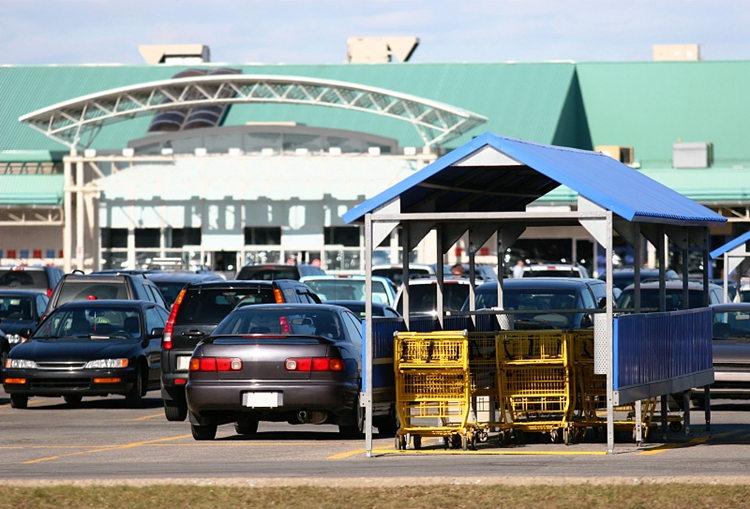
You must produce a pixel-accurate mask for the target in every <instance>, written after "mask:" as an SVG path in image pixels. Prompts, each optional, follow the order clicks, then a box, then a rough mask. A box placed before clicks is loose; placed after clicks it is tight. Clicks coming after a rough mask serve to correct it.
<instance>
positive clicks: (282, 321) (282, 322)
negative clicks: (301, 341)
mask: <svg viewBox="0 0 750 509" xmlns="http://www.w3.org/2000/svg"><path fill="white" fill-rule="evenodd" d="M279 332H281V333H282V334H291V333H292V326H291V325H290V324H289V320H287V318H286V316H280V317H279Z"/></svg>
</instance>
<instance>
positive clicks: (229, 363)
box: [190, 357, 242, 372]
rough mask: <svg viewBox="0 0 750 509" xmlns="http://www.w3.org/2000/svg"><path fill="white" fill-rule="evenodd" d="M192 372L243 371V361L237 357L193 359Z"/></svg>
mask: <svg viewBox="0 0 750 509" xmlns="http://www.w3.org/2000/svg"><path fill="white" fill-rule="evenodd" d="M190 371H204V372H205V371H211V372H217V371H242V359H238V358H237V357H231V358H230V357H193V358H192V359H190Z"/></svg>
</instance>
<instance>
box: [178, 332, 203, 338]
mask: <svg viewBox="0 0 750 509" xmlns="http://www.w3.org/2000/svg"><path fill="white" fill-rule="evenodd" d="M182 335H183V336H187V337H189V338H192V337H200V336H204V335H205V334H204V333H203V332H201V331H199V330H189V331H185V332H183V333H182Z"/></svg>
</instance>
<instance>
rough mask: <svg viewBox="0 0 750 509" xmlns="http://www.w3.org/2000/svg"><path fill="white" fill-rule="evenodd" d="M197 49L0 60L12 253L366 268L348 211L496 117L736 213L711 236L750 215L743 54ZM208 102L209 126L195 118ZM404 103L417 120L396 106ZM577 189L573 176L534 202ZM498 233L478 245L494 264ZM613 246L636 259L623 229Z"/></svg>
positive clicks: (3, 171) (423, 256)
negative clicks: (133, 58) (214, 52)
mask: <svg viewBox="0 0 750 509" xmlns="http://www.w3.org/2000/svg"><path fill="white" fill-rule="evenodd" d="M203 53H205V54H203ZM203 53H202V57H201V58H202V59H203V60H202V62H201V61H200V60H196V61H195V62H191V66H190V67H187V66H186V65H177V64H173V63H159V64H156V63H149V64H142V65H119V64H116V65H65V66H60V65H50V66H0V90H2V94H3V96H2V97H3V108H2V109H0V140H2V144H0V263H1V264H9V263H14V264H24V263H26V264H46V263H53V264H56V265H65V266H66V268H70V267H73V266H76V267H78V268H81V269H85V270H89V269H93V268H99V266H100V265H102V268H109V267H135V266H142V265H144V264H146V263H147V261H148V260H149V259H151V258H153V257H165V256H166V257H182V258H184V259H186V260H188V261H190V262H191V263H196V264H209V265H211V266H212V268H215V269H217V270H222V269H224V270H227V269H228V266H229V265H232V266H235V265H237V264H243V263H247V262H262V261H269V260H271V259H274V258H275V259H278V260H281V261H286V260H288V259H290V258H292V259H296V260H299V261H313V260H314V259H315V258H320V260H321V261H322V265H323V267H324V268H325V269H326V270H328V271H330V272H358V271H361V270H362V266H363V263H362V262H363V258H362V253H363V250H364V240H363V239H364V237H363V235H362V232H361V228H360V227H357V226H354V227H353V226H350V225H345V224H344V223H343V221H342V220H341V217H340V216H341V214H342V213H343V212H345V211H347V210H349V209H350V208H351V207H353V206H354V205H356V204H357V203H360V202H362V201H364V200H367V199H368V198H370V197H372V196H374V195H375V194H377V192H379V191H380V190H381V189H384V188H386V187H388V186H390V185H393V184H394V183H396V182H399V181H401V180H402V179H404V178H405V177H408V176H409V175H412V174H414V173H415V172H416V171H418V170H419V169H420V168H422V167H423V166H424V165H425V164H426V163H429V162H432V161H434V160H435V159H436V158H437V157H438V156H440V155H443V154H445V153H447V152H449V151H451V150H453V149H455V148H456V147H459V146H461V145H462V144H464V143H466V142H468V141H469V140H471V139H472V137H473V136H475V135H477V134H478V133H479V132H481V131H484V130H489V131H491V132H496V133H499V134H502V135H504V136H509V137H514V138H519V139H526V140H530V141H533V142H536V143H545V144H551V145H558V146H568V147H573V148H578V149H584V150H594V149H597V147H598V150H604V151H606V152H607V153H609V154H610V155H611V156H612V157H616V158H617V159H619V160H622V161H624V162H626V163H627V164H629V165H630V166H631V167H633V168H636V169H638V171H640V172H642V173H643V174H645V175H647V176H649V177H651V178H653V179H655V180H657V181H659V182H661V183H662V184H664V185H666V186H667V187H670V188H671V189H674V190H676V191H678V192H680V193H681V194H683V195H685V196H687V197H689V198H691V199H694V200H696V201H697V202H699V203H702V204H704V205H706V206H708V207H710V208H712V209H713V210H715V211H718V212H719V213H720V214H722V215H723V216H724V217H726V218H727V219H728V223H725V224H722V225H719V226H714V227H712V228H711V237H710V248H711V249H713V248H715V247H716V246H720V245H722V244H724V243H726V242H727V241H728V240H730V239H732V238H734V237H736V236H737V235H740V234H742V233H744V232H745V231H746V230H747V229H748V225H749V224H750V212H748V210H750V200H748V198H747V196H748V190H749V189H750V172H748V171H747V168H748V167H750V145H748V144H747V143H746V139H745V138H746V136H745V133H746V129H745V128H744V124H743V122H744V119H745V118H747V117H748V115H750V100H749V99H748V96H747V94H745V93H744V90H743V88H742V87H741V86H739V85H738V83H742V82H743V78H742V77H743V76H744V77H745V78H750V62H747V61H733V62H715V61H694V62H606V63H605V62H602V63H574V62H544V63H481V64H479V63H476V64H474V63H439V64H424V63H412V62H399V63H393V62H392V63H377V64H375V63H369V64H358V63H347V64H322V65H256V64H234V63H230V64H227V63H221V64H220V63H210V62H207V61H206V58H208V54H209V53H208V52H207V51H206V52H203ZM151 61H152V60H149V62H151ZM195 71H200V72H202V73H203V75H202V76H199V73H198V74H196V72H195ZM186 72H187V73H188V74H190V73H192V75H191V76H186V75H183V77H182V78H175V76H176V75H179V74H182V73H186ZM227 72H231V74H222V73H227ZM261 77H266V78H265V83H266V84H267V86H264V85H262V83H261V82H262V80H261V79H259V78H261ZM284 77H286V79H284ZM181 80H185V81H181ZM745 81H746V80H745ZM326 82H327V83H326ZM330 82H336V83H338V84H339V85H341V84H342V83H346V84H349V85H347V86H343V87H342V86H338V87H337V86H330V85H331V83H330ZM251 83H252V85H251ZM256 85H257V86H256ZM376 89H377V90H380V91H381V92H382V91H383V90H385V91H387V93H386V94H383V93H376ZM118 91H119V92H118ZM120 92H123V93H125V92H126V93H127V94H129V95H127V97H126V96H125V95H122V94H120V95H117V94H118V93H120ZM162 92H163V94H165V95H162ZM183 92H184V95H183ZM152 93H153V96H152ZM339 94H340V95H339ZM160 96H161V97H173V98H176V99H179V101H180V102H181V103H182V105H183V106H184V109H183V110H182V111H183V114H184V115H185V116H184V124H185V125H184V126H182V125H181V126H180V127H181V128H179V129H177V130H174V131H153V130H152V129H151V128H152V120H156V118H157V117H160V118H161V116H162V115H163V114H164V113H168V111H165V109H166V108H168V105H165V104H164V102H163V101H161V102H160V101H159V100H157V99H158V98H159V97H160ZM406 96H408V97H411V98H417V100H415V101H411V102H410V101H405V100H403V99H404V98H405V97H406ZM116 97H120V99H119V102H118V99H117V98H116ZM123 98H125V99H126V100H123ZM387 98H391V99H387ZM84 99H85V101H84ZM332 101H334V102H336V101H338V103H337V104H336V105H334V104H331V102H332ZM324 103H328V104H327V106H326V107H322V106H321V105H323V104H324ZM434 103H440V104H441V105H442V107H441V108H438V109H435V108H431V107H430V105H431V104H433V105H434ZM405 105H406V106H408V107H406V108H405V107H404V106H405ZM212 108H213V110H211V109H212ZM222 108H223V109H222ZM378 108H380V112H376V110H378ZM208 110H211V111H213V115H214V120H215V123H214V124H211V125H209V124H206V123H203V124H201V123H200V122H197V121H196V122H193V120H199V119H200V118H199V117H200V116H201V115H193V113H201V112H202V113H204V114H205V113H207V112H208ZM365 110H368V111H365ZM407 110H409V111H410V112H411V114H412V115H413V116H412V117H410V120H409V121H404V120H403V119H402V118H396V117H397V116H399V115H401V114H402V113H405V112H406V111H407ZM458 110H461V111H464V112H473V116H472V119H474V120H479V119H480V118H481V119H486V121H484V122H483V123H478V122H474V123H473V127H472V121H471V119H469V118H466V117H461V118H459V119H458V122H460V126H458V129H453V130H451V133H453V134H457V135H458V136H457V137H455V138H453V139H450V138H451V136H450V134H451V133H448V134H446V131H445V129H446V128H448V129H449V130H450V128H451V126H455V125H456V124H454V123H453V121H452V120H451V119H454V118H458V117H454V116H453V113H452V112H456V111H458ZM171 111H177V110H171ZM37 114H38V115H37ZM45 114H46V116H45ZM438 117H440V119H441V120H440V122H439V123H440V125H439V126H437V127H439V129H438V130H432V129H431V128H428V126H429V125H432V126H436V125H437V124H434V121H435V120H436V119H437V118H438ZM459 117H460V115H459ZM19 118H22V119H23V121H22V122H19ZM404 118H405V117H404ZM116 120H122V121H116ZM442 122H445V124H443V123H442ZM458 122H457V123H458ZM415 123H416V125H415ZM431 123H432V124H431ZM423 124H424V125H423ZM30 125H34V126H35V127H36V128H38V129H32V128H31V127H29V126H30ZM415 127H418V128H415ZM40 131H41V132H40ZM47 135H49V136H47ZM73 146H74V147H75V151H71V147H73ZM66 167H67V172H66V169H65V168H66ZM577 203H578V202H577V194H576V193H575V191H573V190H571V189H570V188H568V187H566V186H560V187H558V188H556V189H554V190H553V191H552V192H551V193H549V194H547V195H544V196H542V197H541V198H540V199H539V200H537V203H536V206H537V207H539V209H538V210H544V209H545V208H553V210H568V211H572V210H575V209H576V207H577ZM66 210H67V212H66ZM80 217H83V220H82V221H78V219H79V218H80ZM99 232H101V233H99ZM435 242H436V239H435V236H434V234H430V235H428V236H427V237H426V239H425V241H424V242H423V243H422V244H421V245H420V246H419V247H418V250H417V251H418V253H419V261H421V262H425V263H434V262H435V260H434V259H433V258H432V256H433V253H434V251H435V249H434V245H435ZM399 244H400V241H399V239H398V238H397V236H395V235H394V236H393V238H392V239H391V244H390V248H389V249H385V250H384V252H382V253H378V255H379V258H378V259H379V260H380V261H383V262H385V261H387V260H388V258H390V261H397V260H398V259H399V258H400V254H399V252H398V247H397V246H398V245H399ZM468 244H469V239H468V238H467V237H464V238H461V239H459V241H458V242H457V245H456V249H455V250H453V251H452V252H451V253H450V255H449V259H450V261H451V262H455V261H461V262H466V261H467V254H466V253H467V252H468V249H467V248H468ZM645 244H647V243H645V242H644V248H643V249H644V251H645V249H647V248H648V257H647V256H646V254H645V253H644V256H643V257H644V259H647V260H649V262H651V263H653V264H655V263H656V261H655V251H654V250H652V249H651V246H645ZM496 245H497V243H496V242H495V239H494V238H492V239H491V240H490V242H488V243H487V245H486V246H484V249H480V251H479V255H478V260H479V261H481V262H485V263H495V258H496V255H497V253H496V252H495V247H496ZM593 245H594V244H593V241H592V237H591V235H590V234H589V233H588V232H587V231H586V230H585V229H584V228H583V227H582V226H581V225H580V224H575V225H573V226H560V227H556V228H550V227H535V226H534V227H529V228H527V229H526V231H525V232H524V233H523V234H522V236H521V237H520V238H519V239H518V241H517V242H516V243H515V244H514V247H515V248H517V249H518V251H519V252H522V251H528V252H527V255H528V256H530V257H533V256H534V255H536V256H537V257H539V258H540V259H541V258H545V259H559V258H566V259H567V260H568V261H577V262H582V263H584V264H586V265H587V268H589V272H590V273H596V272H597V269H598V267H597V263H598V264H599V266H603V264H604V261H603V256H601V255H600V256H598V257H597V256H596V254H597V253H596V252H594V251H593ZM542 247H543V248H544V249H543V250H541V251H540V252H538V253H531V252H530V251H529V249H531V248H534V249H536V248H542ZM615 250H616V251H617V252H618V254H619V255H620V257H621V258H623V260H626V264H630V260H629V259H628V256H630V253H631V252H632V248H630V247H629V246H628V244H627V243H626V242H625V241H624V239H623V238H622V237H620V236H619V235H618V236H616V237H615ZM674 252H675V250H674V246H670V253H674ZM694 253H696V250H691V253H690V254H691V257H690V262H691V264H692V267H693V269H697V265H696V263H694V262H695V261H696V260H695V258H694V256H693V254H694ZM553 255H554V256H553ZM525 256H526V255H525ZM717 275H718V274H717Z"/></svg>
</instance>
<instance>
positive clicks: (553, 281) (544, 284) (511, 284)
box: [477, 277, 604, 292]
mask: <svg viewBox="0 0 750 509" xmlns="http://www.w3.org/2000/svg"><path fill="white" fill-rule="evenodd" d="M587 284H596V285H598V284H604V282H603V281H601V280H599V279H592V278H585V277H527V278H506V279H503V288H507V289H511V288H519V289H524V288H528V289H550V288H561V289H571V290H572V289H577V288H580V287H581V286H583V285H587ZM490 288H494V289H497V281H494V280H492V281H487V282H486V283H482V284H481V285H479V286H477V291H478V292H479V291H487V290H489V289H490Z"/></svg>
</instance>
